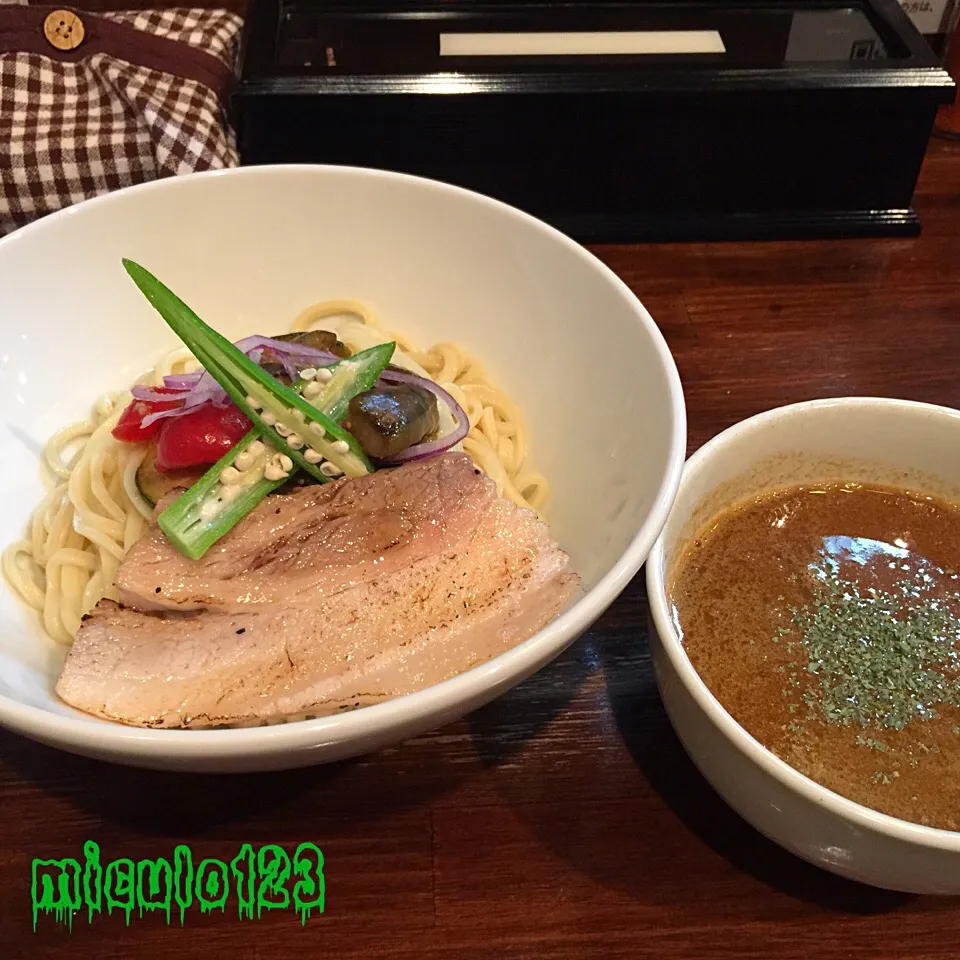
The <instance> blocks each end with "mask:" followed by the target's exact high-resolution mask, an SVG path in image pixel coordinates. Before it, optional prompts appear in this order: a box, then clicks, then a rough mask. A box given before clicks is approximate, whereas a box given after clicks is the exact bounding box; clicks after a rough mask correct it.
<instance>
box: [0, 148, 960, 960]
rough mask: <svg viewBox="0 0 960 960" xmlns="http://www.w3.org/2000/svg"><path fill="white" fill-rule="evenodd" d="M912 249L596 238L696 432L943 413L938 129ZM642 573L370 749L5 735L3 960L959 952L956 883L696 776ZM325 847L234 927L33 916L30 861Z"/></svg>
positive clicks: (0, 768)
mask: <svg viewBox="0 0 960 960" xmlns="http://www.w3.org/2000/svg"><path fill="white" fill-rule="evenodd" d="M917 206H918V208H919V211H920V213H921V216H922V218H923V225H924V232H923V235H922V237H920V238H919V239H916V240H891V241H881V240H876V241H848V242H829V243H773V244H763V245H761V244H737V245H722V244H713V245H697V246H680V245H676V246H659V247H657V246H633V247H606V248H602V249H598V250H597V251H596V252H597V253H598V254H599V256H600V257H602V258H603V259H604V260H605V261H606V262H607V263H609V264H610V265H611V266H612V267H613V268H614V269H615V270H616V271H617V272H618V273H619V274H620V275H621V276H622V277H623V278H624V279H625V280H626V281H627V282H628V283H629V284H630V286H631V287H632V288H633V289H634V290H635V291H636V293H637V294H638V295H639V296H640V298H641V299H642V300H643V301H644V303H645V304H646V305H647V307H648V308H649V309H650V311H651V312H652V314H653V316H654V317H655V318H656V320H657V322H658V323H659V324H660V325H661V327H662V329H663V331H664V333H665V335H666V337H667V339H668V341H669V343H670V346H671V348H672V349H673V351H674V354H675V356H676V359H677V363H678V365H679V368H680V373H681V376H682V378H683V382H684V386H685V390H686V398H687V407H688V411H689V419H690V449H691V450H693V449H695V448H696V447H698V446H699V445H701V444H702V443H703V442H704V441H706V440H707V439H709V438H710V437H711V436H712V435H713V434H715V433H716V432H717V431H719V430H721V429H723V428H725V427H727V426H729V425H730V424H732V423H734V422H735V421H737V420H740V419H742V418H744V417H747V416H750V415H752V414H754V413H757V412H758V411H761V410H764V409H767V408H769V407H772V406H776V405H779V404H783V403H789V402H792V401H796V400H803V399H808V398H812V397H828V396H836V395H842V394H860V395H887V396H893V397H905V398H911V399H917V400H925V401H932V402H936V403H942V404H949V405H953V406H958V407H960V372H958V358H960V283H958V282H957V281H958V276H960V147H956V146H951V145H949V144H944V143H935V144H934V145H933V146H932V147H931V151H930V155H929V157H928V160H927V163H926V166H925V169H924V172H923V179H922V183H921V187H920V191H919V195H918V198H917ZM646 631H647V625H646V610H645V600H644V590H643V584H642V579H641V577H638V578H637V579H636V580H635V581H634V582H633V583H632V584H631V585H630V587H628V589H627V590H626V591H625V592H624V594H623V595H622V596H621V597H620V598H619V600H617V601H616V602H615V603H614V605H613V607H612V608H611V610H610V611H609V612H608V613H607V615H606V616H604V617H603V618H602V620H601V621H600V622H599V623H598V624H597V625H596V627H595V628H594V629H593V630H591V631H590V633H589V634H588V635H586V636H585V637H583V638H582V639H581V640H580V641H579V642H578V643H577V644H576V645H575V646H574V647H573V648H572V649H571V650H570V651H569V652H568V653H567V654H566V655H565V656H563V657H562V658H561V659H559V660H558V661H557V662H555V663H554V664H552V665H551V666H549V667H547V668H546V669H545V670H543V671H542V672H541V673H540V674H539V675H537V676H536V677H535V678H533V679H532V680H530V681H529V682H527V683H525V684H523V685H522V686H520V687H518V688H517V689H515V690H514V691H512V692H511V693H509V694H508V695H507V696H505V697H503V698H502V699H501V700H499V701H497V702H496V703H494V704H492V705H491V706H489V707H487V708H485V709H483V710H481V711H480V712H478V713H476V714H474V715H472V716H470V717H468V718H466V719H465V720H463V721H461V722H459V723H457V724H454V725H453V726H450V727H447V728H445V729H442V730H438V731H436V732H435V733H432V734H430V735H429V736H424V737H421V738H419V739H416V740H413V741H410V742H407V743H404V744H402V745H400V746H397V747H395V748H392V749H389V750H385V751H383V752H382V753H379V754H377V755H375V756H370V757H366V758H363V759H359V760H355V761H351V762H346V763H340V764H336V765H333V766H327V767H318V768H315V769H310V770H302V771H297V772H291V773H280V774H271V775H260V776H241V777H233V776H231V777H222V778H217V777H206V776H193V775H172V774H159V773H147V772H140V771H135V770H128V769H123V768H118V767H110V766H106V765H102V764H98V763H95V762H92V761H87V760H83V759H78V758H75V757H71V756H69V755H66V754H62V753H59V752H56V751H54V750H51V749H48V748H45V747H42V746H39V745H36V744H34V743H31V742H28V741H26V740H23V739H20V738H18V737H16V736H13V735H11V734H7V733H0V960H28V958H30V960H32V958H36V957H43V958H47V957H49V958H64V960H66V958H76V957H98V958H103V960H121V958H134V957H136V958H141V957H142V958H150V960H154V958H155V960H164V958H171V960H173V958H175V960H193V958H197V960H209V958H219V957H229V958H237V960H242V958H250V960H261V958H263V960H268V958H274V957H277V958H289V957H295V956H303V957H311V958H312V957H337V958H341V960H351V958H366V957H397V958H421V957H422V958H436V960H441V958H442V960H447V958H459V957H462V958H470V960H487V958H489V960H494V958H527V957H529V958H545V960H550V958H558V960H559V958H575V957H596V958H610V960H614V958H624V960H637V958H657V960H673V958H676V960H681V958H683V960H707V958H710V960H748V958H749V960H767V958H777V960H808V958H823V960H841V958H843V960H894V958H903V960H908V958H909V960H955V958H956V957H958V956H960V901H951V900H948V899H939V898H918V897H910V896H905V895H899V894H892V893H886V892H882V891H877V890H872V889H868V888H865V887H861V886H858V885H855V884H852V883H848V882H846V881H842V880H840V879H837V878H835V877H832V876H831V875H828V874H826V873H822V872H820V871H819V870H817V869H815V868H813V867H810V866H807V865H806V864H804V863H802V862H801V861H799V860H797V859H794V858H793V857H792V856H790V855H789V854H787V853H785V852H783V851H781V850H780V849H779V848H777V847H775V846H774V845H773V844H771V843H769V842H768V841H766V840H765V839H763V838H762V837H761V836H759V835H758V834H757V833H755V832H754V831H753V830H752V829H751V828H750V827H749V826H747V825H746V824H745V823H744V822H743V821H741V820H740V819H739V818H738V817H737V816H736V815H735V814H733V813H732V812H731V811H730V810H729V809H728V808H727V807H726V806H725V805H724V804H723V803H722V802H721V801H720V800H719V799H718V798H717V797H716V796H715V795H714V793H713V792H712V791H711V789H710V788H709V787H708V786H707V784H706V783H705V782H704V781H703V780H702V778H701V777H700V776H699V775H698V773H697V772H696V771H695V770H694V768H693V767H692V765H691V763H690V762H689V760H688V759H687V757H686V756H685V754H684V752H683V750H682V749H681V747H680V745H679V744H678V742H677V740H676V738H675V737H674V735H673V733H672V732H671V729H670V726H669V724H668V722H667V720H666V717H665V715H664V712H663V709H662V707H661V705H660V701H659V698H658V696H657V690H656V687H655V684H654V680H653V677H652V674H651V670H650V662H649V656H648V650H647V640H646ZM85 840H95V841H97V842H98V843H99V844H100V846H101V849H102V855H103V858H104V860H110V859H115V858H118V857H130V858H132V859H133V860H138V859H142V858H153V857H158V856H170V855H171V854H172V851H173V848H174V846H175V845H176V844H178V843H185V844H189V845H190V846H191V848H192V850H193V853H194V857H195V858H198V859H199V858H203V857H218V858H221V859H223V860H225V861H229V860H230V859H231V858H232V857H233V856H234V855H235V854H236V852H237V850H238V849H239V847H240V845H241V844H242V843H244V842H249V843H252V844H254V846H259V845H260V844H263V843H267V842H273V843H277V844H281V845H283V846H285V847H286V848H287V849H292V848H293V847H295V846H296V844H298V843H299V842H301V841H303V840H312V841H314V842H315V843H317V844H318V845H319V846H320V847H321V849H322V850H323V852H324V854H325V856H326V870H325V873H326V878H327V905H326V911H325V913H324V914H323V915H322V916H319V917H317V916H315V917H314V918H313V919H312V920H310V921H308V922H307V924H306V925H305V926H301V924H300V922H299V920H298V919H297V918H296V916H295V915H294V914H293V913H292V912H291V911H278V912H276V913H274V914H272V915H270V914H268V915H266V916H264V917H263V918H262V919H257V920H240V919H239V918H238V917H237V915H236V911H235V909H234V908H233V906H232V904H231V907H230V909H229V912H227V913H226V914H220V913H219V912H214V913H213V914H208V915H202V914H201V913H200V912H199V911H198V910H197V909H195V908H194V909H192V910H190V911H188V913H187V915H186V919H185V921H184V925H183V927H182V928H181V926H180V924H179V922H178V920H177V919H176V918H175V919H174V920H173V922H171V923H170V925H168V924H167V923H166V921H165V920H164V919H163V917H162V916H160V915H150V914H148V915H145V916H144V917H143V918H142V919H141V918H140V917H139V916H138V914H137V912H136V911H135V912H134V914H133V917H132V918H131V920H130V922H129V925H127V924H126V923H125V922H124V919H123V915H122V914H114V915H113V916H112V917H107V916H99V917H95V918H94V919H93V922H92V923H88V922H87V919H86V916H85V914H81V915H79V916H78V917H77V918H76V919H75V921H74V924H73V929H72V932H71V931H70V930H68V929H67V928H66V927H65V926H62V925H60V924H58V923H57V922H56V921H55V919H54V918H53V917H46V916H41V917H40V918H39V920H38V924H37V930H36V932H35V933H34V932H33V931H32V921H31V909H30V902H31V901H30V881H31V862H32V860H33V858H37V857H51V858H56V857H63V856H71V855H72V856H76V857H78V858H80V857H81V849H82V845H83V843H84V841H85Z"/></svg>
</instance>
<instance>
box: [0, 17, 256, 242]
mask: <svg viewBox="0 0 960 960" xmlns="http://www.w3.org/2000/svg"><path fill="white" fill-rule="evenodd" d="M64 9H67V10H69V9H70V8H65V7H39V6H0V235H2V234H4V233H9V232H10V231H11V230H14V229H16V228H17V227H20V226H23V225H24V224H26V223H28V222H29V221H31V220H35V219H36V218H38V217H42V216H44V215H45V214H48V213H51V212H53V211H54V210H58V209H60V208H61V207H65V206H68V205H69V204H72V203H77V202H78V201H80V200H84V199H86V198H88V197H93V196H96V195H97V194H100V193H105V192H107V191H108V190H115V189H117V188H119V187H125V186H129V185H131V184H135V183H141V182H143V181H145V180H154V179H157V178H159V177H167V176H175V175H178V174H183V173H192V172H194V171H197V170H210V169H217V168H222V167H230V166H235V165H236V163H237V153H236V145H235V142H234V138H233V134H232V132H231V130H230V127H229V124H228V123H227V122H226V118H225V116H224V109H223V96H224V94H225V92H226V89H227V86H228V84H229V82H230V80H231V78H232V71H233V63H234V59H235V56H236V47H237V43H238V38H239V34H240V27H241V19H240V18H239V17H238V16H236V15H235V14H232V13H229V12H227V11H225V10H193V9H176V10H151V11H131V12H114V13H102V14H92V13H86V12H83V11H74V12H76V14H77V16H79V17H80V19H81V21H82V25H83V40H82V41H81V43H80V44H79V46H77V47H76V48H75V49H73V50H68V51H63V50H59V49H56V48H55V47H54V46H53V45H52V44H51V42H50V41H49V40H47V38H46V37H45V36H44V23H45V21H46V20H47V18H48V17H49V16H50V14H51V13H53V12H55V11H58V10H64Z"/></svg>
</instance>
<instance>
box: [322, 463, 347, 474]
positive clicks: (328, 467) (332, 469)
mask: <svg viewBox="0 0 960 960" xmlns="http://www.w3.org/2000/svg"><path fill="white" fill-rule="evenodd" d="M320 472H321V473H322V474H323V475H324V476H325V477H339V476H340V474H341V473H342V471H341V470H340V468H339V467H338V466H337V465H336V464H333V463H331V462H330V461H329V460H328V461H327V462H326V463H321V464H320Z"/></svg>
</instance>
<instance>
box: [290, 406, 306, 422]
mask: <svg viewBox="0 0 960 960" xmlns="http://www.w3.org/2000/svg"><path fill="white" fill-rule="evenodd" d="M293 418H294V419H295V420H299V421H300V422H301V423H306V422H307V418H306V415H305V414H304V412H303V411H302V410H301V409H300V408H299V407H294V408H293Z"/></svg>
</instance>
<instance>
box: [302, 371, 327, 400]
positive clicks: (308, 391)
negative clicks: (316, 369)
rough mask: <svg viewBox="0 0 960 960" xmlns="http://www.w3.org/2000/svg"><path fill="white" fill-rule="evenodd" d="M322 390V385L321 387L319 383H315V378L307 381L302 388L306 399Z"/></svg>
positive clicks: (311, 397) (310, 398) (317, 394)
mask: <svg viewBox="0 0 960 960" xmlns="http://www.w3.org/2000/svg"><path fill="white" fill-rule="evenodd" d="M317 376H318V377H319V373H318V374H317ZM322 391H323V387H321V386H320V384H319V383H317V381H316V380H314V381H313V382H312V383H308V384H307V385H306V386H305V387H304V388H303V395H304V396H305V397H306V398H307V399H308V400H312V399H313V398H314V397H316V396H319V395H320V393H321V392H322Z"/></svg>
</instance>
